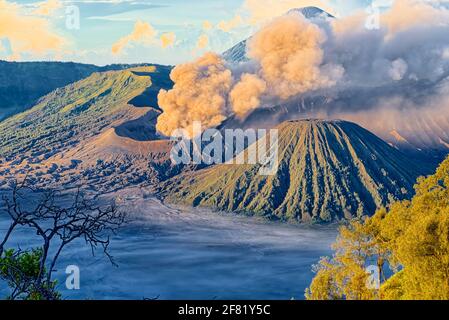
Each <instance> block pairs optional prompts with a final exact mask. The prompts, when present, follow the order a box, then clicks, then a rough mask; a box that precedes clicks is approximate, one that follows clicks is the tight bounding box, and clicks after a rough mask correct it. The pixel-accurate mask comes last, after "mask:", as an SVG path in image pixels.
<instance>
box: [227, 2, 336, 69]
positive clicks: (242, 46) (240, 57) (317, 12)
mask: <svg viewBox="0 0 449 320" xmlns="http://www.w3.org/2000/svg"><path fill="white" fill-rule="evenodd" d="M294 13H301V14H302V15H303V16H304V17H306V18H307V19H317V18H324V19H327V18H334V16H332V15H331V14H329V13H327V12H326V11H324V10H322V9H320V8H318V7H313V6H310V7H303V8H293V9H290V10H289V11H288V12H287V13H286V15H289V14H294ZM247 42H248V39H247V40H243V41H241V42H239V43H237V44H236V45H235V46H233V47H232V48H230V49H229V50H226V51H225V52H224V53H223V57H224V59H225V60H226V61H229V62H242V61H246V60H247V59H248V58H247V57H246V44H247Z"/></svg>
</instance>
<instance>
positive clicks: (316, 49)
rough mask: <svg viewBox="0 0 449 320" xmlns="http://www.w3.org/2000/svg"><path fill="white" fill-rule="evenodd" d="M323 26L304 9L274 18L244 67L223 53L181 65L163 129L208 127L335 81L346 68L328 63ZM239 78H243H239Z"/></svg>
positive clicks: (164, 98)
mask: <svg viewBox="0 0 449 320" xmlns="http://www.w3.org/2000/svg"><path fill="white" fill-rule="evenodd" d="M325 39H326V37H325V34H324V33H323V32H322V30H321V29H320V28H319V27H318V26H316V25H314V24H312V23H311V22H309V21H308V20H306V19H305V18H304V16H302V15H301V14H299V13H298V14H292V15H288V16H286V17H281V18H278V19H275V20H273V21H272V22H271V23H270V24H268V25H267V26H265V27H264V28H262V29H261V30H260V31H259V32H258V33H257V34H256V35H255V36H254V38H253V40H252V41H251V43H250V44H249V50H250V52H249V55H250V57H251V59H252V61H250V62H249V63H248V64H247V65H244V66H227V65H226V63H225V62H224V61H223V60H222V58H221V57H220V56H219V55H216V54H212V53H207V54H205V55H204V56H203V57H201V58H200V59H198V60H196V61H194V62H192V63H187V64H183V65H180V66H177V67H176V68H175V69H174V70H173V72H172V74H171V78H172V80H173V81H174V82H175V86H174V88H173V89H172V90H169V91H164V90H162V91H161V92H160V94H159V97H158V98H159V105H160V107H161V108H162V110H163V111H164V114H162V115H161V116H160V117H159V119H158V125H157V129H158V130H159V132H161V133H163V134H165V135H171V133H172V132H173V131H174V130H176V129H180V128H181V129H186V130H187V131H189V132H190V131H191V125H192V123H193V122H194V121H201V122H202V126H203V128H204V129H205V128H208V127H214V126H217V125H219V124H220V123H221V122H222V121H223V120H224V119H226V118H227V117H228V116H230V115H232V114H235V115H237V116H238V117H240V118H243V117H245V116H246V115H247V114H248V113H250V112H251V111H252V110H254V109H256V108H259V107H261V106H262V105H263V104H264V101H270V102H271V101H273V100H279V101H282V100H284V99H287V98H289V97H291V96H294V95H298V94H302V93H304V92H308V91H311V90H316V89H320V88H324V87H329V86H332V85H334V84H335V81H336V79H338V78H339V77H341V75H342V73H343V71H342V69H341V68H339V67H333V66H331V65H323V63H322V62H323V51H322V49H321V47H320V46H321V44H322V43H323V42H324V41H325ZM235 79H237V80H235Z"/></svg>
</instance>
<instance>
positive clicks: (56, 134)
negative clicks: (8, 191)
mask: <svg viewBox="0 0 449 320" xmlns="http://www.w3.org/2000/svg"><path fill="white" fill-rule="evenodd" d="M169 70H170V69H169V68H159V67H158V68H156V67H139V68H135V69H127V70H122V71H109V72H102V73H94V74H92V75H91V76H90V77H88V78H86V79H83V80H81V81H78V82H76V83H73V84H70V85H68V86H66V87H63V88H60V89H56V90H55V91H53V92H51V93H50V94H48V95H47V96H45V97H43V98H42V99H41V100H40V102H39V103H38V104H37V105H36V106H34V107H33V108H32V109H30V110H28V111H25V112H23V113H21V114H18V115H15V116H12V117H10V118H8V119H6V120H4V121H3V122H0V136H1V137H2V139H1V140H0V158H6V159H7V160H11V159H14V158H18V157H19V158H25V157H39V156H43V157H48V156H50V155H51V154H54V153H56V152H60V151H61V150H64V149H69V148H70V147H71V146H73V145H76V144H77V143H78V142H80V141H82V140H84V139H86V138H87V137H90V136H93V135H96V134H98V133H100V132H101V131H102V130H104V129H105V128H106V127H111V126H113V125H114V124H115V123H117V122H120V123H122V122H124V121H126V120H127V119H128V118H130V117H132V109H137V108H135V107H133V106H131V105H129V101H131V100H132V99H135V98H136V97H137V96H139V95H141V94H144V93H145V92H146V91H147V90H148V88H152V90H158V88H160V84H159V82H162V83H163V84H165V83H167V79H168V74H169ZM148 106H150V105H148ZM153 107H156V108H157V105H155V106H153ZM128 120H129V119H128Z"/></svg>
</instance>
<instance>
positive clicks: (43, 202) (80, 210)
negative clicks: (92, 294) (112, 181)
mask: <svg viewBox="0 0 449 320" xmlns="http://www.w3.org/2000/svg"><path fill="white" fill-rule="evenodd" d="M11 193H12V194H11V196H10V197H7V196H6V197H4V202H5V207H4V209H3V210H4V211H5V212H6V213H7V214H8V215H9V217H10V218H11V221H12V222H11V224H10V226H9V228H8V229H7V231H6V234H5V236H4V238H3V240H2V241H1V242H0V280H3V281H5V282H6V283H7V284H8V286H9V288H10V289H11V294H10V295H9V297H8V298H9V299H11V300H17V299H26V300H29V299H31V300H55V299H60V298H61V295H60V294H59V293H58V292H56V285H57V282H56V281H55V280H53V276H52V275H53V271H54V269H55V267H56V264H57V261H58V259H59V257H60V255H61V252H62V251H63V250H64V248H66V247H67V245H69V244H70V243H72V242H74V241H75V240H77V239H83V240H84V241H85V242H86V244H87V245H89V246H90V247H91V248H92V252H94V249H95V248H97V247H101V248H102V249H103V252H104V253H105V254H106V256H107V257H108V258H109V259H110V261H111V263H114V261H113V257H112V256H111V255H110V254H109V251H108V249H109V244H110V234H111V233H114V232H115V231H116V230H117V229H118V228H119V227H120V226H122V225H123V223H125V217H126V216H125V214H124V213H123V212H120V211H118V210H117V208H116V206H115V205H110V206H105V207H100V206H96V205H94V204H93V203H92V202H91V201H90V200H88V199H86V198H85V196H84V195H83V194H82V193H81V192H80V191H78V192H76V193H75V195H73V196H72V197H71V199H70V197H69V199H67V196H64V195H62V194H61V193H60V192H58V191H55V190H46V191H39V190H36V189H34V188H33V187H32V186H30V185H28V184H27V180H26V179H25V180H24V181H23V182H22V183H20V184H19V183H15V184H14V186H13V189H12V192H11ZM18 227H26V228H30V229H31V230H32V231H33V232H34V233H35V234H36V235H37V236H39V237H40V239H41V240H42V246H40V247H38V248H34V249H31V250H26V251H23V250H21V249H19V250H13V249H5V246H6V244H7V242H8V240H10V238H11V236H12V234H13V233H14V231H16V229H17V228H18Z"/></svg>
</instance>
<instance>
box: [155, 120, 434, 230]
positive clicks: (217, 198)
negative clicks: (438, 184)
mask: <svg viewBox="0 0 449 320" xmlns="http://www.w3.org/2000/svg"><path fill="white" fill-rule="evenodd" d="M278 129H279V170H278V172H277V173H276V174H275V175H273V176H261V175H258V170H259V166H258V165H217V166H213V167H210V168H207V169H203V170H200V171H198V172H195V173H188V174H184V175H181V176H179V177H175V178H173V179H171V180H169V181H168V182H166V183H165V185H163V187H162V190H163V191H162V195H163V196H164V197H165V199H166V201H168V202H175V203H181V204H187V205H193V206H206V207H212V208H216V209H218V210H223V211H233V212H239V213H244V214H255V215H260V216H264V217H268V218H271V219H280V220H285V221H302V222H306V221H316V222H323V221H325V222H329V221H335V220H340V219H347V218H351V217H354V216H360V215H364V214H372V213H374V211H375V209H376V208H378V207H379V206H382V205H385V204H387V203H388V202H389V201H391V200H393V199H403V198H408V197H411V196H412V192H413V185H414V183H415V181H416V178H417V177H418V176H419V175H421V174H423V173H426V172H427V170H426V169H425V168H423V167H419V166H418V165H416V164H415V163H413V162H412V161H409V159H407V157H406V156H405V155H403V154H402V153H401V152H399V151H398V150H396V149H394V148H393V147H391V146H390V145H388V144H387V143H385V142H384V141H383V140H381V139H379V138H378V137H376V136H375V135H373V134H372V133H370V132H368V131H367V130H365V129H363V128H361V127H360V126H358V125H356V124H354V123H350V122H345V121H321V120H298V121H288V122H284V123H283V124H281V125H280V126H279V127H278Z"/></svg>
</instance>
